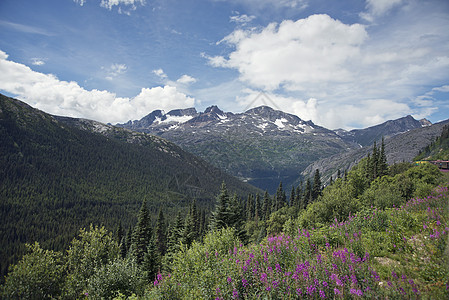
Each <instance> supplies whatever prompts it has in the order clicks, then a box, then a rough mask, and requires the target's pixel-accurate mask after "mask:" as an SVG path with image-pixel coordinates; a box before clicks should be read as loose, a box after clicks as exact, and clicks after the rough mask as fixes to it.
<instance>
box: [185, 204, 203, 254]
mask: <svg viewBox="0 0 449 300" xmlns="http://www.w3.org/2000/svg"><path fill="white" fill-rule="evenodd" d="M196 214H197V212H196V204H195V203H191V204H190V208H189V213H188V214H187V216H186V218H185V221H184V230H183V232H182V237H181V241H182V243H183V244H184V245H187V246H190V245H191V244H192V242H193V241H194V240H196V238H197V234H198V230H197V226H198V227H199V222H197V219H198V218H197V215H196ZM197 223H198V224H197Z"/></svg>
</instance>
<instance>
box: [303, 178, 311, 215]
mask: <svg viewBox="0 0 449 300" xmlns="http://www.w3.org/2000/svg"><path fill="white" fill-rule="evenodd" d="M302 202H303V208H304V209H305V208H307V205H308V204H309V203H311V202H312V184H311V183H310V179H309V178H307V181H306V187H305V188H304V194H303V197H302Z"/></svg>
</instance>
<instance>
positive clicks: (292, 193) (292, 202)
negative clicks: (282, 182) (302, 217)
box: [289, 185, 296, 207]
mask: <svg viewBox="0 0 449 300" xmlns="http://www.w3.org/2000/svg"><path fill="white" fill-rule="evenodd" d="M295 201H296V194H295V187H294V186H293V185H292V190H291V191H290V201H289V205H290V207H296V202H295Z"/></svg>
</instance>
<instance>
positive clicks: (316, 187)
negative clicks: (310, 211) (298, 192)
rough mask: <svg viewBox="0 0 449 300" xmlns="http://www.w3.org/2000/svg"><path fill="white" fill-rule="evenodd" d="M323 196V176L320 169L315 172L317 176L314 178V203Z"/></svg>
mask: <svg viewBox="0 0 449 300" xmlns="http://www.w3.org/2000/svg"><path fill="white" fill-rule="evenodd" d="M320 195H321V176H320V171H319V170H318V169H316V170H315V176H314V177H313V187H312V201H315V200H316V199H318V197H319V196H320Z"/></svg>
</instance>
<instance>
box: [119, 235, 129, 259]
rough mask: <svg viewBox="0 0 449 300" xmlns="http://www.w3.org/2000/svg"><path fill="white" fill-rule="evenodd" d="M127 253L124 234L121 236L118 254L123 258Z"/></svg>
mask: <svg viewBox="0 0 449 300" xmlns="http://www.w3.org/2000/svg"><path fill="white" fill-rule="evenodd" d="M127 254H128V247H127V243H126V236H123V237H122V240H121V242H120V256H121V258H125V257H126V255H127Z"/></svg>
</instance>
